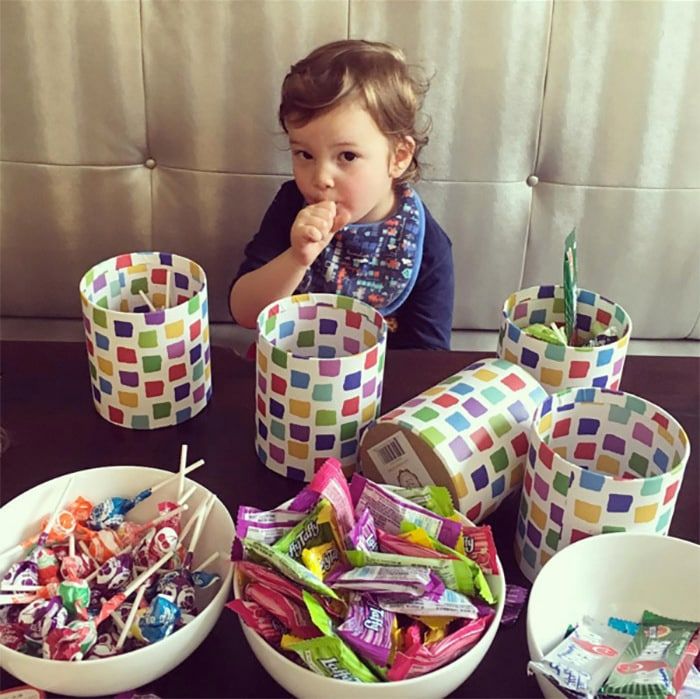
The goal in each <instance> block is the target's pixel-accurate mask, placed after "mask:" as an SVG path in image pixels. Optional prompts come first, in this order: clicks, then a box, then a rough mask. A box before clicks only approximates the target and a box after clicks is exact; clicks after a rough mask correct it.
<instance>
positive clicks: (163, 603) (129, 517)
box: [0, 461, 234, 696]
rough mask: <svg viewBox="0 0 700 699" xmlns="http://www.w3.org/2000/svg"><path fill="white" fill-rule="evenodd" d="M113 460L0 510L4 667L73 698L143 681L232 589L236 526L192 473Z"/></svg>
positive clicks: (178, 652)
mask: <svg viewBox="0 0 700 699" xmlns="http://www.w3.org/2000/svg"><path fill="white" fill-rule="evenodd" d="M203 463H204V462H203V461H200V462H197V463H196V464H193V465H191V466H187V467H184V468H183V466H184V464H181V469H180V472H178V473H172V472H169V471H164V470H160V469H155V468H148V467H142V466H104V467H98V468H93V469H88V470H83V471H77V472H75V473H72V474H68V475H65V476H60V477H59V478H55V479H53V480H51V481H47V482H46V483H42V484H41V485H38V486H36V487H35V488H32V489H31V490H28V491H27V492H25V493H22V494H21V495H19V496H18V497H16V498H15V499H14V500H11V501H10V502H8V503H7V504H6V505H5V506H4V507H3V508H2V509H1V510H0V566H1V567H2V570H1V572H2V579H1V580H0V644H2V646H3V647H2V649H1V651H2V652H0V666H2V668H3V669H4V670H6V671H7V672H9V673H11V674H12V675H14V676H15V677H17V678H18V679H20V680H21V681H23V682H25V683H26V684H29V685H32V686H34V687H37V688H40V689H44V690H47V691H50V692H55V693H56V694H60V695H69V696H94V695H103V694H112V695H113V694H117V693H119V692H124V691H127V690H131V689H134V688H136V687H140V686H142V685H144V684H146V683H148V682H151V681H152V680H155V679H156V678H158V677H161V676H162V675H164V674H166V673H167V672H169V671H170V670H171V669H172V668H174V667H175V666H176V665H178V664H179V663H181V662H182V661H183V660H184V659H185V658H187V657H188V656H189V655H190V654H191V653H192V652H193V651H194V650H195V649H196V648H197V647H198V646H199V644H200V643H201V642H202V641H203V640H204V639H205V638H206V636H207V635H208V634H209V632H210V631H211V629H212V628H213V626H214V624H215V623H216V621H217V619H218V617H219V615H220V613H221V610H222V608H223V605H224V602H225V601H226V599H227V597H228V595H229V591H230V587H229V586H230V584H231V582H230V579H231V575H232V567H231V564H230V561H229V553H228V552H229V549H230V542H231V537H232V536H233V532H234V527H233V521H232V520H231V516H230V515H229V513H228V510H227V509H226V507H225V506H224V505H223V503H222V502H221V501H220V500H219V499H218V498H217V497H216V496H215V495H214V494H213V493H211V492H210V491H209V490H207V489H206V488H204V487H203V486H201V485H200V484H198V483H196V482H195V481H192V480H190V479H189V478H188V477H187V475H188V474H189V473H191V472H192V471H194V470H195V469H196V468H198V467H199V466H201V465H202V464H203Z"/></svg>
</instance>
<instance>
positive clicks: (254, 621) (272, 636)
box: [226, 599, 286, 646]
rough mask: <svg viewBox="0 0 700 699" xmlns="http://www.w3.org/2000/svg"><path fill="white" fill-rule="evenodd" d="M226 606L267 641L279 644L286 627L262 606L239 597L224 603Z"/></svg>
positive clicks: (274, 644)
mask: <svg viewBox="0 0 700 699" xmlns="http://www.w3.org/2000/svg"><path fill="white" fill-rule="evenodd" d="M226 606H227V607H228V608H229V609H230V610H232V611H234V612H236V614H238V616H239V617H241V619H243V621H244V623H245V624H246V625H247V626H249V627H250V628H251V629H253V631H255V632H256V633H258V634H259V635H260V636H262V637H263V638H264V639H265V640H266V641H267V642H268V643H270V644H272V645H273V646H279V644H280V641H281V640H282V634H283V633H285V632H286V629H285V628H284V627H283V626H282V625H281V623H280V622H279V621H278V620H277V619H276V618H275V617H273V616H272V614H270V613H269V612H267V611H266V610H265V609H264V608H263V607H261V606H260V605H259V604H256V603H255V602H250V601H246V600H241V599H234V600H231V601H230V602H227V603H226Z"/></svg>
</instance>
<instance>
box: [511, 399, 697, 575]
mask: <svg viewBox="0 0 700 699" xmlns="http://www.w3.org/2000/svg"><path fill="white" fill-rule="evenodd" d="M689 456H690V445H689V443H688V437H687V436H686V434H685V432H684V430H683V428H682V427H681V426H680V425H679V424H678V422H677V421H676V420H675V419H674V418H673V417H672V416H671V415H669V414H668V413H667V412H665V411H664V410H662V409H661V408H659V407H657V406H656V405H654V404H653V403H649V402H648V401H646V400H643V399H642V398H638V397H637V396H633V395H631V394H629V393H622V392H619V391H611V390H608V389H600V388H580V389H570V390H567V391H562V392H560V393H557V394H554V395H553V396H550V397H549V398H547V399H546V400H545V401H544V402H543V403H542V404H541V405H540V407H539V408H538V410H537V412H536V413H535V417H534V419H533V422H532V428H531V432H530V449H529V452H528V460H527V466H526V468H525V480H524V483H523V490H522V494H521V499H520V511H519V514H518V523H517V529H516V533H515V556H516V560H517V561H518V565H519V566H520V569H521V570H522V571H523V573H524V574H525V575H526V576H527V578H528V579H530V580H534V579H535V577H536V575H537V574H538V572H539V571H540V569H541V568H542V566H543V565H544V564H545V563H546V562H547V561H548V560H549V559H550V558H551V557H552V556H553V555H554V554H555V553H557V551H561V550H562V549H564V548H565V547H566V546H568V545H569V544H572V543H574V542H576V541H579V540H580V539H584V538H586V537H589V536H592V535H594V534H606V533H609V532H630V531H634V532H643V533H646V532H648V533H652V534H667V533H668V529H669V526H670V524H671V518H672V517H673V511H674V508H675V506H676V500H677V498H678V491H679V488H680V486H681V482H682V480H683V474H684V472H685V465H686V463H687V461H688V457H689Z"/></svg>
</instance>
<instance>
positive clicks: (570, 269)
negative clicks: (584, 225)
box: [564, 228, 578, 346]
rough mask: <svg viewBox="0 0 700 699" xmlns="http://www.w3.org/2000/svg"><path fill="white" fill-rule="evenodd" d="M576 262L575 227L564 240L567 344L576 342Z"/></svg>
mask: <svg viewBox="0 0 700 699" xmlns="http://www.w3.org/2000/svg"><path fill="white" fill-rule="evenodd" d="M576 267H577V264H576V229H575V228H574V229H573V230H572V231H571V233H569V235H567V236H566V240H565V241H564V318H565V320H566V337H567V340H568V343H569V345H572V346H573V345H575V344H576V342H575V341H576V297H577V296H578V272H577V268H576Z"/></svg>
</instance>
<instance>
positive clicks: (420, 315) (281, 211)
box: [229, 180, 454, 350]
mask: <svg viewBox="0 0 700 699" xmlns="http://www.w3.org/2000/svg"><path fill="white" fill-rule="evenodd" d="M305 206H306V202H305V201H304V197H303V196H302V194H301V192H300V191H299V189H298V187H297V185H296V183H295V182H294V180H291V181H289V182H285V183H284V184H283V185H282V187H280V190H279V191H278V192H277V195H276V196H275V198H274V200H273V202H272V204H270V207H269V208H268V210H267V212H266V213H265V216H264V217H263V220H262V223H261V224H260V230H259V231H258V232H257V233H256V234H255V236H254V237H253V239H252V240H251V241H250V242H249V243H248V245H246V247H245V251H244V254H245V259H244V260H243V262H242V264H241V266H240V268H239V269H238V274H236V277H235V278H234V280H233V282H232V283H231V286H233V284H235V282H236V281H237V280H238V278H239V277H241V276H243V275H244V274H247V273H248V272H252V271H253V270H256V269H258V268H260V267H262V266H263V265H265V264H267V263H268V262H270V261H271V260H273V259H274V258H275V257H277V256H278V255H281V254H282V253H283V252H284V251H285V250H287V249H288V248H289V246H290V239H289V234H290V231H291V228H292V224H293V223H294V219H295V218H296V217H297V214H298V213H299V211H301V209H303V208H304V207H305ZM424 208H425V238H424V243H423V259H422V261H421V266H420V271H419V272H418V279H417V280H416V283H415V286H414V287H413V289H412V291H411V293H410V294H409V296H408V298H407V299H406V301H404V303H403V304H402V305H401V306H400V307H399V308H398V309H397V310H396V311H395V312H394V313H393V314H392V315H391V316H390V317H388V318H387V322H388V324H389V336H388V338H387V344H388V346H389V347H390V348H403V349H409V348H410V349H445V350H446V349H449V348H450V333H451V331H452V307H453V305H454V268H453V265H452V243H451V242H450V239H449V238H448V237H447V235H446V234H445V232H444V231H443V230H442V228H440V226H439V224H438V223H437V222H436V221H435V219H434V218H433V217H432V215H431V214H430V212H429V211H428V207H426V206H425V204H424ZM229 291H230V288H229ZM308 291H311V292H313V291H315V289H313V288H311V289H308Z"/></svg>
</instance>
